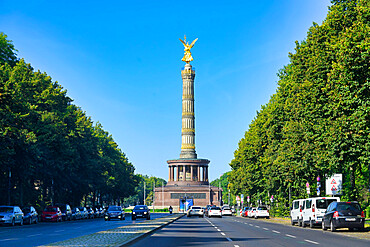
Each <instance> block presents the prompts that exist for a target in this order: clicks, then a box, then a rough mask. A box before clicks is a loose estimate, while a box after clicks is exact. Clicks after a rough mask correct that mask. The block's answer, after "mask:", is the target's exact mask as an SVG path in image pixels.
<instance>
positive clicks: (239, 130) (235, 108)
mask: <svg viewBox="0 0 370 247" xmlns="http://www.w3.org/2000/svg"><path fill="white" fill-rule="evenodd" d="M329 5H330V1H328V0H309V1H308V0H306V1H304V0H286V1H277V0H276V1H275V0H269V1H267V0H260V1H249V0H244V1H227V2H226V1H109V0H108V1H50V0H48V1H46V0H38V1H32V0H29V1H23V0H17V1H13V0H1V1H0V32H4V33H6V34H7V35H8V37H9V39H11V40H13V42H14V45H15V47H16V48H17V49H18V50H19V52H18V55H19V57H22V58H25V59H26V61H27V62H29V63H31V64H32V66H33V67H34V68H35V69H36V70H40V71H45V72H47V73H48V74H49V75H50V76H52V78H53V80H55V81H58V82H59V83H60V84H61V85H62V86H63V87H64V88H65V89H67V91H68V95H69V96H70V97H71V98H72V99H74V103H75V104H76V105H78V106H81V107H82V109H83V110H84V111H86V114H87V115H89V116H91V117H92V119H93V120H94V121H95V122H97V121H99V122H100V123H101V124H102V125H103V126H104V129H105V130H107V131H109V132H110V133H111V134H112V136H113V138H114V139H115V140H116V142H117V143H118V144H119V146H120V148H121V149H122V150H123V151H124V152H125V154H126V155H127V157H128V158H129V160H130V161H131V162H132V163H133V164H134V166H135V167H136V172H137V173H141V174H147V175H153V176H157V177H162V178H164V179H166V180H167V179H168V168H167V163H166V161H167V160H168V159H175V158H178V157H179V154H180V151H181V150H180V147H181V96H182V81H181V74H180V70H181V68H182V67H183V66H184V62H182V61H181V58H182V56H183V45H182V44H181V42H180V41H179V38H183V37H184V35H187V38H188V40H190V41H192V40H193V39H195V38H199V40H198V41H197V43H196V44H195V46H194V48H193V49H192V55H193V57H194V61H193V62H192V63H191V64H192V65H193V67H195V69H196V77H195V114H196V119H195V122H196V151H197V154H198V158H207V159H210V160H211V163H210V171H209V176H210V179H211V180H213V179H215V178H217V177H219V176H220V175H221V174H222V173H224V172H226V171H229V170H230V167H229V163H230V161H231V160H232V158H233V153H234V151H235V150H236V149H237V147H238V142H239V140H240V139H241V138H242V137H243V136H244V132H245V131H246V130H247V129H248V126H249V124H250V123H251V121H252V119H253V118H254V117H255V115H256V111H258V110H259V109H260V107H261V105H263V104H266V103H267V102H268V100H269V98H270V96H271V95H272V94H273V93H274V92H275V91H276V88H277V80H278V78H277V76H276V74H277V72H278V71H279V69H281V68H282V67H283V66H284V65H286V64H287V63H288V62H289V59H288V53H289V52H293V51H294V47H295V43H294V42H295V41H296V40H298V41H302V40H304V39H305V37H306V34H307V31H308V28H309V27H310V26H312V22H316V23H319V24H321V22H322V21H323V20H324V18H325V16H326V14H327V11H328V6H329Z"/></svg>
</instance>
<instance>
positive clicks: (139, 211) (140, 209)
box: [132, 205, 150, 220]
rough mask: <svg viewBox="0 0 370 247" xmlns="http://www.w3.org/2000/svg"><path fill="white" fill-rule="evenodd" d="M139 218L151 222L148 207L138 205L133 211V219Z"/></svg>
mask: <svg viewBox="0 0 370 247" xmlns="http://www.w3.org/2000/svg"><path fill="white" fill-rule="evenodd" d="M138 217H142V218H147V219H148V220H150V210H149V208H148V206H146V205H136V206H135V207H134V209H133V210H132V219H133V220H135V219H136V218H138Z"/></svg>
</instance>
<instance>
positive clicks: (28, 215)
mask: <svg viewBox="0 0 370 247" xmlns="http://www.w3.org/2000/svg"><path fill="white" fill-rule="evenodd" d="M22 211H23V214H24V216H23V223H24V224H29V225H31V224H32V223H35V224H37V222H38V221H39V219H38V217H39V214H38V213H37V212H36V209H35V208H34V207H32V206H28V207H23V208H22Z"/></svg>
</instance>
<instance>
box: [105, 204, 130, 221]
mask: <svg viewBox="0 0 370 247" xmlns="http://www.w3.org/2000/svg"><path fill="white" fill-rule="evenodd" d="M111 219H119V220H124V219H125V211H123V209H122V207H121V206H109V207H108V209H107V211H106V212H105V215H104V220H105V221H107V220H111Z"/></svg>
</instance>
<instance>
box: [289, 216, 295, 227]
mask: <svg viewBox="0 0 370 247" xmlns="http://www.w3.org/2000/svg"><path fill="white" fill-rule="evenodd" d="M290 224H291V225H292V226H294V221H293V218H292V217H290Z"/></svg>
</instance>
